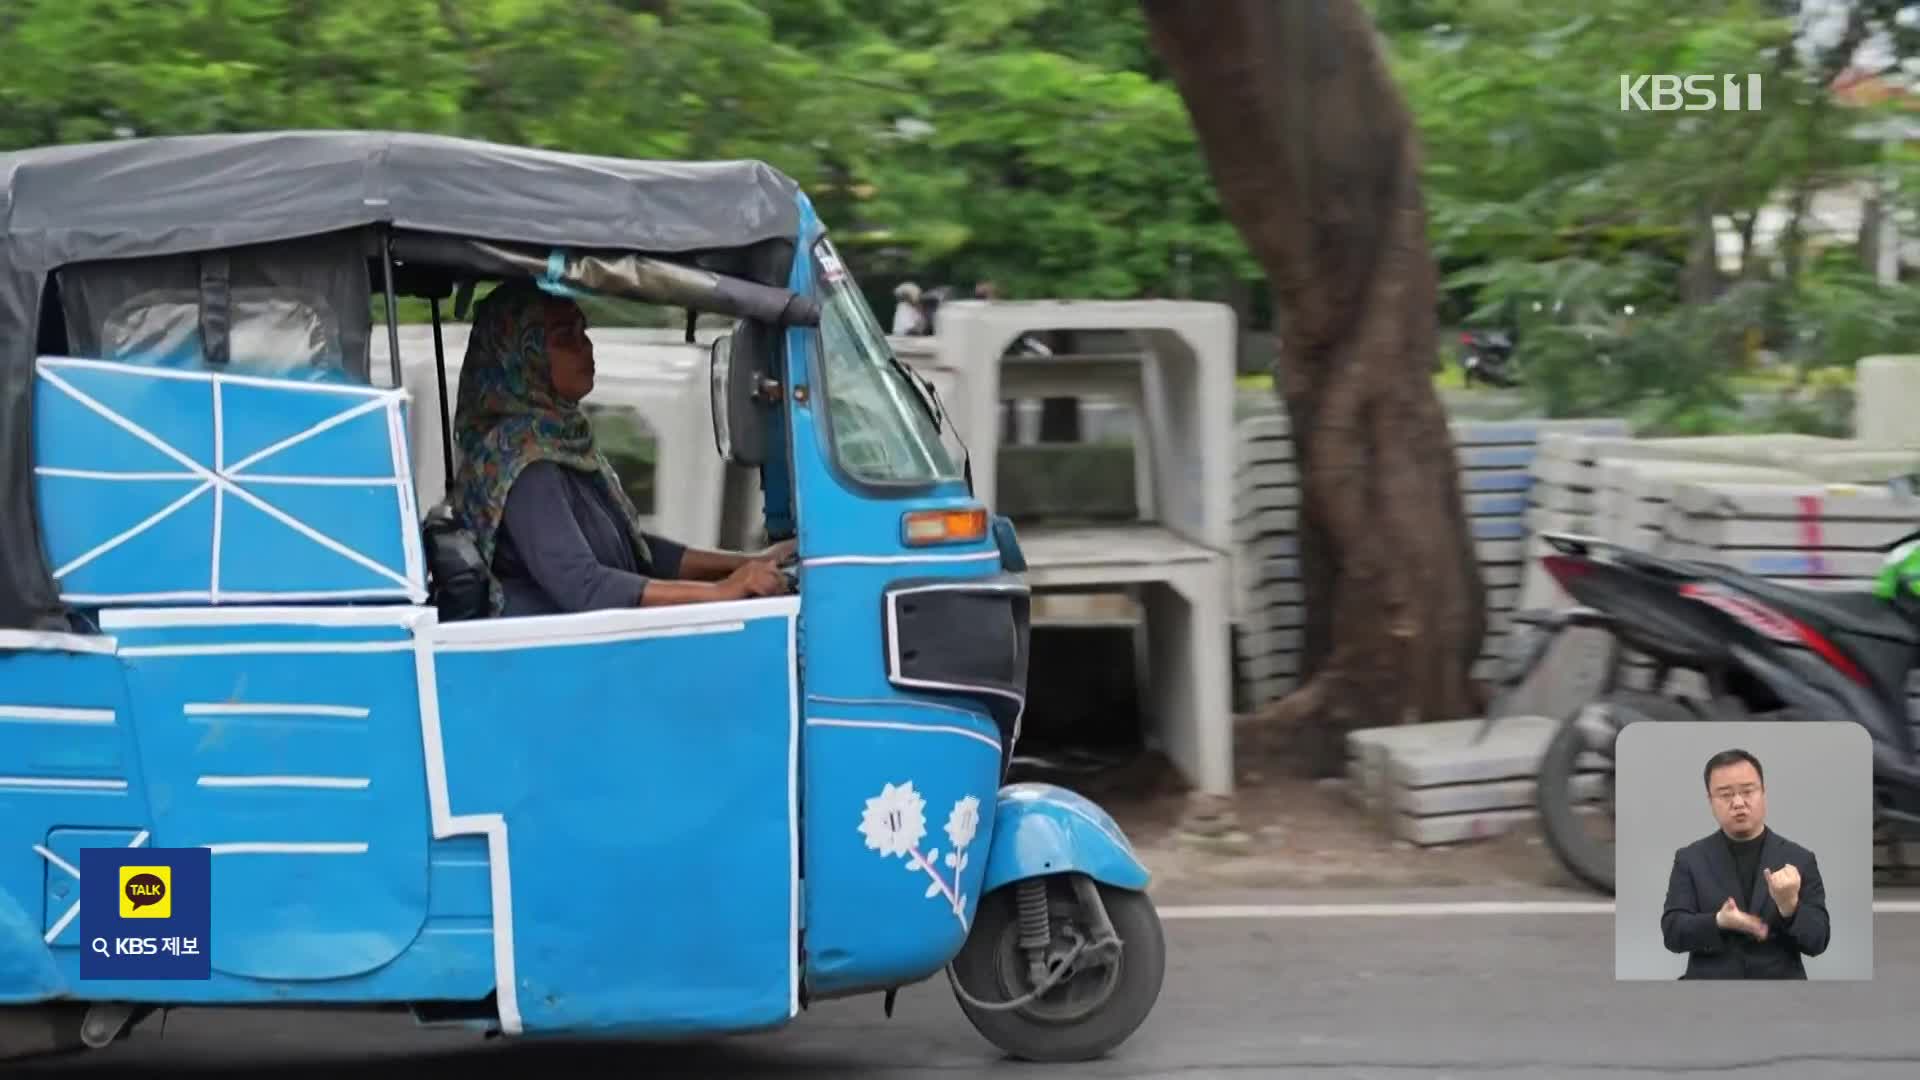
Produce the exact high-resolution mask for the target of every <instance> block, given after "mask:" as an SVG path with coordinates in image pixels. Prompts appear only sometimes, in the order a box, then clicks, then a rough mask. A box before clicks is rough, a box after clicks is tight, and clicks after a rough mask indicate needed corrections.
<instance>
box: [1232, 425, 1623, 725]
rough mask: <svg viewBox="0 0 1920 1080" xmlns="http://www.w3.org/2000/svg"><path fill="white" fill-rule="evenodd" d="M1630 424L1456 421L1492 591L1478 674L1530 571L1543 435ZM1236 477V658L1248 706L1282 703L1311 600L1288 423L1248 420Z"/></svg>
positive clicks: (1467, 502)
mask: <svg viewBox="0 0 1920 1080" xmlns="http://www.w3.org/2000/svg"><path fill="white" fill-rule="evenodd" d="M1626 430H1627V424H1626V422H1625V421H1624V420H1618V419H1600V420H1564V421H1552V420H1513V421H1458V422H1455V423H1454V424H1453V425H1452V433H1453V441H1454V448H1455V455H1456V458H1457V461H1458V467H1459V470H1460V473H1459V476H1460V488H1461V498H1462V500H1463V503H1464V506H1463V509H1464V511H1465V513H1466V515H1467V519H1468V527H1469V529H1470V530H1471V531H1472V533H1473V538H1474V545H1475V549H1476V552H1477V555H1478V558H1479V562H1480V571H1481V577H1482V581H1483V583H1484V584H1485V586H1486V589H1487V594H1486V600H1487V610H1488V617H1489V618H1488V633H1487V637H1486V642H1485V651H1484V652H1483V653H1482V655H1481V657H1480V660H1479V664H1478V666H1477V668H1476V672H1477V674H1479V675H1480V676H1482V677H1485V676H1487V675H1490V674H1491V673H1492V671H1493V669H1494V665H1495V664H1496V663H1497V659H1496V658H1497V656H1498V655H1499V649H1500V645H1501V641H1502V639H1503V638H1504V635H1505V633H1506V629H1507V625H1508V621H1509V619H1510V617H1511V614H1512V612H1513V610H1514V608H1515V607H1516V606H1518V605H1519V602H1520V599H1521V597H1520V585H1521V581H1522V578H1523V577H1524V575H1525V572H1526V555H1527V552H1526V540H1527V535H1528V531H1527V507H1528V503H1527V498H1528V489H1529V487H1530V486H1531V484H1532V482H1533V477H1532V474H1531V472H1530V471H1529V469H1530V466H1531V465H1532V463H1533V459H1534V456H1535V453H1536V448H1537V445H1538V443H1539V441H1540V439H1541V437H1542V436H1543V435H1544V434H1547V433H1551V432H1555V431H1571V432H1580V433H1591V434H1622V435H1624V434H1625V432H1626ZM1236 454H1237V457H1236V468H1235V477H1234V506H1235V523H1234V541H1235V545H1236V552H1235V561H1234V576H1235V590H1234V591H1235V609H1234V617H1235V626H1236V630H1235V651H1236V657H1237V660H1238V669H1239V672H1240V681H1239V686H1238V687H1237V691H1238V696H1239V698H1240V704H1241V707H1242V708H1255V707H1258V706H1259V705H1261V704H1264V703H1266V702H1268V701H1271V700H1273V699H1275V698H1278V697H1282V696H1284V695H1285V694H1286V693H1287V692H1288V691H1290V690H1292V689H1293V688H1294V686H1295V685H1296V684H1297V681H1298V678H1299V671H1300V650H1301V645H1302V637H1303V634H1302V629H1301V628H1302V627H1303V625H1304V615H1305V608H1304V606H1303V602H1304V596H1303V592H1302V584H1301V581H1300V572H1301V571H1300V553H1299V545H1298V536H1297V533H1296V528H1297V523H1298V514H1299V506H1300V476H1299V470H1298V468H1297V467H1296V465H1295V462H1294V448H1293V442H1292V438H1291V435H1290V428H1289V426H1288V423H1287V418H1286V416H1285V415H1284V414H1281V413H1268V414H1265V415H1255V416H1247V417H1243V418H1242V419H1241V420H1240V421H1239V424H1238V437H1237V446H1236Z"/></svg>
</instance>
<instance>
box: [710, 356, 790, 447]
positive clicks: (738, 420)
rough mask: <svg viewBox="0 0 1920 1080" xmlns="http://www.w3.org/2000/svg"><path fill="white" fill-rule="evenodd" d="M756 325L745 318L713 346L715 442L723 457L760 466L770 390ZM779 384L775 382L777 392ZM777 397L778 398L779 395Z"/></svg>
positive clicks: (712, 375)
mask: <svg viewBox="0 0 1920 1080" xmlns="http://www.w3.org/2000/svg"><path fill="white" fill-rule="evenodd" d="M757 336H758V335H756V334H754V332H753V324H752V323H751V322H749V321H747V320H744V319H743V320H741V321H740V322H739V323H738V324H737V325H736V326H735V327H734V328H733V331H732V332H731V333H729V334H726V335H724V336H722V337H719V338H716V339H715V340H714V343H713V347H712V352H711V355H712V371H711V377H712V393H713V442H714V446H715V447H716V448H717V449H718V450H719V451H720V456H721V457H722V458H724V459H726V460H727V461H728V462H730V463H731V464H734V465H738V466H741V467H742V468H748V469H757V468H759V467H760V464H761V457H762V450H763V447H764V446H765V444H766V416H765V414H764V413H763V412H761V410H762V409H763V408H764V407H765V402H766V399H767V389H766V387H765V385H764V384H765V383H766V382H768V381H769V380H767V379H766V378H765V373H764V371H763V368H764V367H765V361H764V355H763V353H762V351H761V350H759V349H757V348H755V347H754V346H755V344H756V341H755V339H756V337H757ZM777 389H778V384H775V391H776V393H777ZM774 400H778V398H777V397H776V398H775V399H774Z"/></svg>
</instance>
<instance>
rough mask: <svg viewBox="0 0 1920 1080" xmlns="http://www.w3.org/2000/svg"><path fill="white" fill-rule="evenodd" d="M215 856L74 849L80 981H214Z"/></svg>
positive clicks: (203, 850)
mask: <svg viewBox="0 0 1920 1080" xmlns="http://www.w3.org/2000/svg"><path fill="white" fill-rule="evenodd" d="M212 856H213V852H211V851H209V850H208V849H206V848H203V847H202V848H120V847H87V848H81V849H80V977H81V978H82V979H108V980H111V979H208V978H212V977H213V940H212V929H213V895H212V889H211V886H212V881H213V865H212Z"/></svg>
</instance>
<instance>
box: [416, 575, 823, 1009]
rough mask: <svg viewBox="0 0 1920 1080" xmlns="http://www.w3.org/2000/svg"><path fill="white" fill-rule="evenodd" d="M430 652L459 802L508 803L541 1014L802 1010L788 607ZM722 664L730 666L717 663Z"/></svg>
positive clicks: (521, 992)
mask: <svg viewBox="0 0 1920 1080" xmlns="http://www.w3.org/2000/svg"><path fill="white" fill-rule="evenodd" d="M574 618H577V617H575V616H565V617H562V618H561V619H559V620H549V621H550V622H552V623H553V625H552V626H551V628H549V629H547V630H545V631H542V630H540V629H538V628H536V627H529V634H530V636H536V637H548V636H549V635H551V640H552V643H551V644H546V645H516V646H514V647H512V648H502V649H498V650H489V651H441V652H440V653H439V654H438V655H437V656H436V658H435V671H436V673H437V680H436V683H437V687H438V691H439V703H440V713H441V718H442V719H441V727H442V732H443V735H442V738H443V740H444V746H445V760H446V776H447V794H448V809H449V811H450V812H451V814H452V815H453V816H454V817H455V818H461V817H473V816H482V817H483V816H486V815H494V814H498V815H500V816H501V820H502V824H503V828H504V837H505V843H506V846H507V848H508V850H509V851H510V856H509V858H510V869H511V898H512V905H513V948H512V957H511V960H512V970H513V972H514V976H515V991H516V996H517V999H518V1002H517V1003H518V1009H519V1012H520V1016H521V1018H522V1020H523V1022H524V1024H525V1030H526V1031H528V1032H550V1033H557V1032H563V1031H564V1032H576V1033H585V1032H605V1033H621V1034H631V1035H663V1036H666V1035H671V1036H678V1035H689V1034H696V1033H701V1032H711V1031H729V1030H743V1029H752V1028H758V1027H764V1026H769V1025H773V1024H779V1023H783V1022H785V1021H786V1020H787V1019H788V1018H789V1017H790V1016H791V1015H792V1014H793V1012H794V1011H795V996H796V977H797V972H796V965H797V959H796V956H795V949H796V945H795V941H794V937H795V931H796V927H795V925H794V922H795V918H796V911H797V907H798V889H799V883H798V873H797V870H798V867H797V866H796V865H795V864H796V852H795V851H794V846H795V843H796V833H795V830H796V828H797V822H796V820H795V809H794V804H795V799H796V795H797V792H796V791H795V776H794V766H793V757H794V753H795V749H796V743H795V740H796V739H797V736H798V733H797V732H796V731H795V730H794V728H795V724H794V704H795V703H794V698H793V695H794V693H795V687H794V678H795V673H794V670H793V665H792V663H791V661H790V660H789V658H788V657H789V651H788V641H789V635H790V633H791V626H792V618H791V616H790V615H787V614H780V613H776V614H771V615H767V616H763V617H757V618H751V619H748V620H746V621H745V622H743V623H733V624H726V623H722V624H717V626H716V627H715V628H714V629H713V630H710V631H709V632H703V633H680V634H675V635H671V636H668V635H658V634H654V635H649V636H645V637H631V638H629V639H628V640H619V639H618V638H617V637H614V636H608V637H604V638H601V637H591V636H588V637H582V638H580V639H577V640H575V641H567V640H565V639H564V638H560V637H559V635H561V634H564V633H565V631H564V630H563V629H562V626H563V625H564V622H565V620H566V619H574ZM716 679H720V680H723V682H716Z"/></svg>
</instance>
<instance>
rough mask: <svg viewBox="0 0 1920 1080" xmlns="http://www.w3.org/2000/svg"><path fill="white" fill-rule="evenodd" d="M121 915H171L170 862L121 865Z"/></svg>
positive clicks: (150, 917)
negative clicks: (163, 863) (165, 864)
mask: <svg viewBox="0 0 1920 1080" xmlns="http://www.w3.org/2000/svg"><path fill="white" fill-rule="evenodd" d="M120 917H121V918H123V919H170V918H172V917H173V868H172V867H170V866H123V867H121V868H120Z"/></svg>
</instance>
